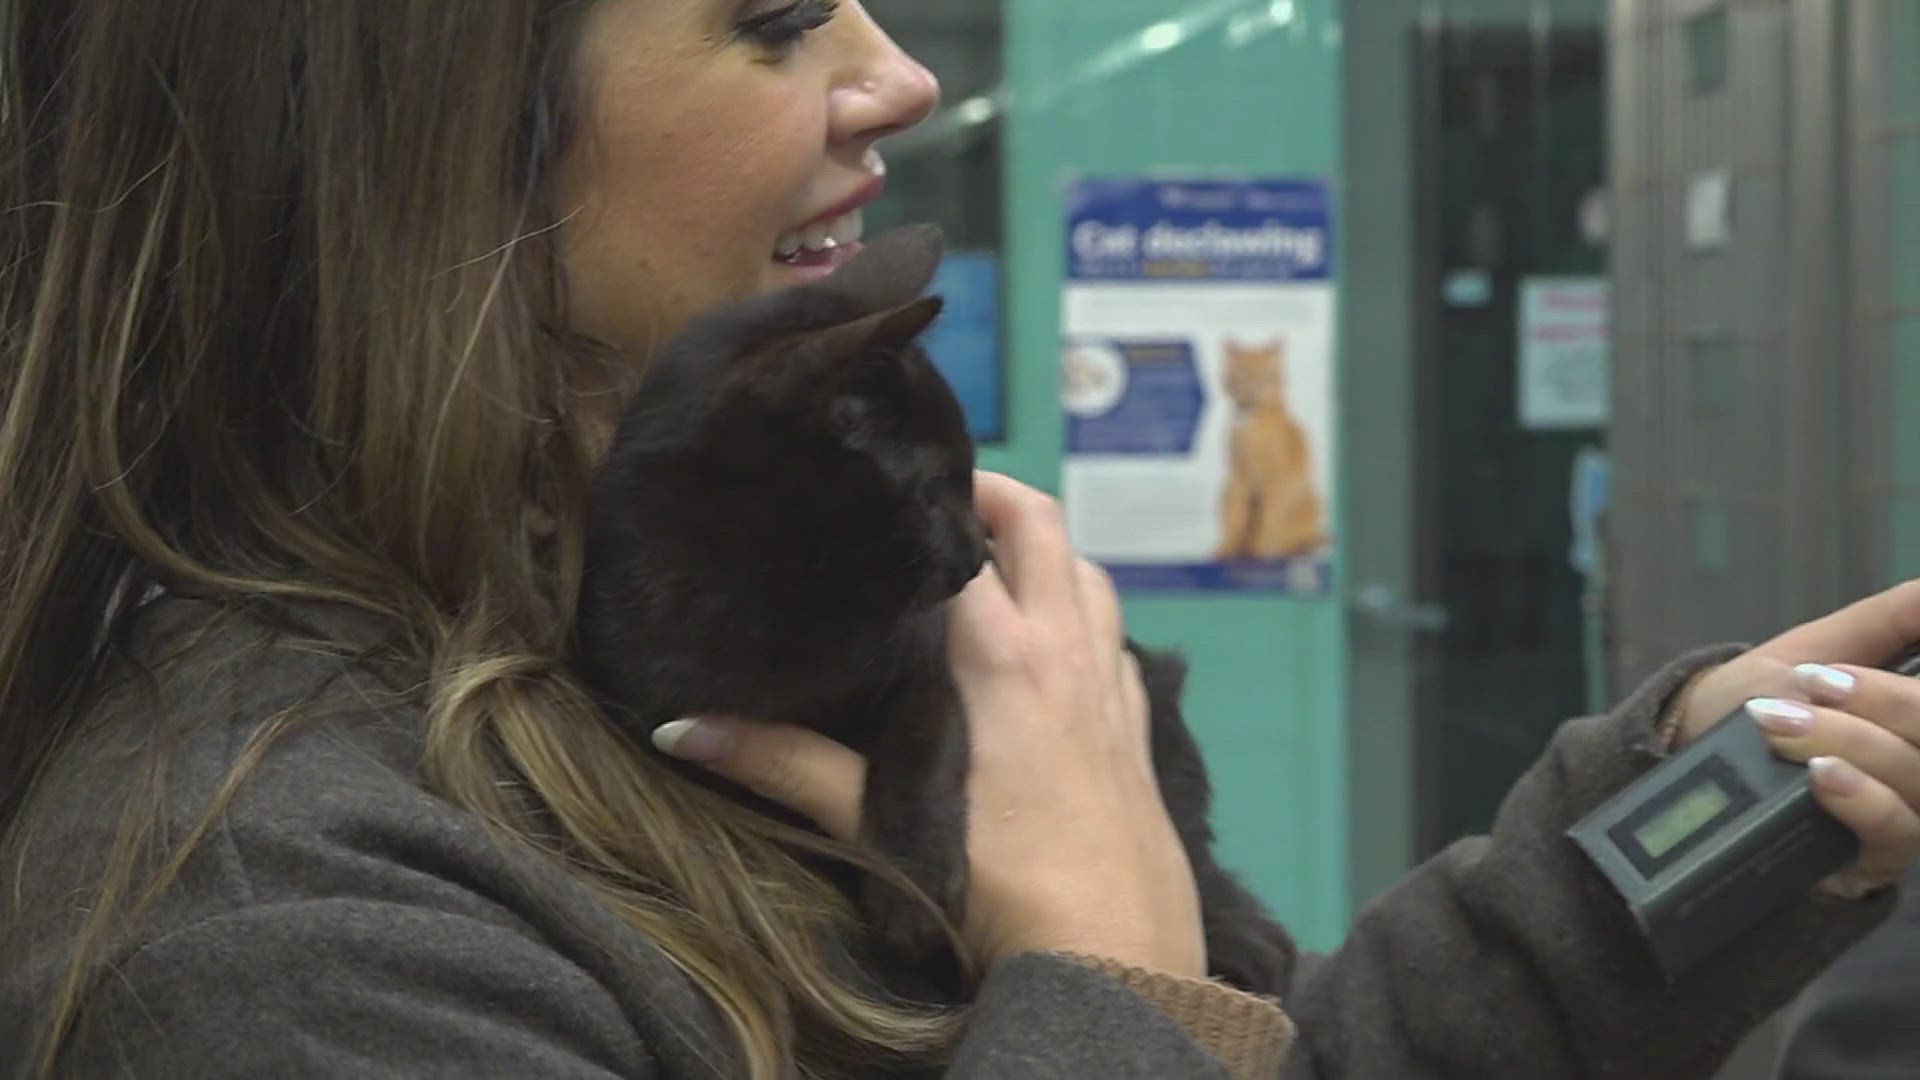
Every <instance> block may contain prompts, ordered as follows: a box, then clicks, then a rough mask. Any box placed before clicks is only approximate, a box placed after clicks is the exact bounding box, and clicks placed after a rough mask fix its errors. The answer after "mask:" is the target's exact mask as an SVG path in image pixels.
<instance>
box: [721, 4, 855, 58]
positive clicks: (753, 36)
mask: <svg viewBox="0 0 1920 1080" xmlns="http://www.w3.org/2000/svg"><path fill="white" fill-rule="evenodd" d="M839 9H840V0H794V2H793V3H790V4H787V5H785V6H784V7H780V8H777V9H775V10H773V11H769V12H767V13H765V14H763V15H755V16H752V17H751V18H748V19H745V20H742V21H741V22H740V23H739V24H738V25H737V26H735V27H734V33H736V34H737V35H739V36H740V37H741V38H744V39H745V40H747V41H750V42H752V43H753V44H755V45H758V46H760V47H761V48H763V49H766V50H767V51H768V52H770V53H774V54H776V55H785V54H786V53H788V52H790V51H792V50H793V48H794V46H796V45H798V44H800V41H801V39H803V38H805V37H806V36H807V35H808V34H810V33H812V32H813V31H815V30H818V29H820V28H821V27H823V26H825V25H827V24H828V23H830V22H832V21H833V16H834V14H835V13H836V12H837V11H839Z"/></svg>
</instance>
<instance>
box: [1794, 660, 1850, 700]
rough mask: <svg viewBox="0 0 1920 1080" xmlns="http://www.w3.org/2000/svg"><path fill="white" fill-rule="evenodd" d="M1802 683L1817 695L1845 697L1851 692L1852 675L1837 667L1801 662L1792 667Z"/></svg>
mask: <svg viewBox="0 0 1920 1080" xmlns="http://www.w3.org/2000/svg"><path fill="white" fill-rule="evenodd" d="M1793 673H1794V674H1795V675H1797V676H1799V677H1800V681H1801V683H1802V684H1804V685H1805V686H1806V688H1807V689H1808V690H1810V691H1812V692H1813V693H1815V694H1817V695H1826V696H1828V697H1831V698H1840V697H1845V696H1846V695H1848V694H1850V693H1852V692H1853V687H1854V678H1853V676H1851V675H1849V674H1847V673H1846V672H1844V671H1841V670H1840V669H1839V668H1830V667H1828V666H1827V665H1825V664H1801V665H1800V666H1799V667H1797V668H1794V669H1793Z"/></svg>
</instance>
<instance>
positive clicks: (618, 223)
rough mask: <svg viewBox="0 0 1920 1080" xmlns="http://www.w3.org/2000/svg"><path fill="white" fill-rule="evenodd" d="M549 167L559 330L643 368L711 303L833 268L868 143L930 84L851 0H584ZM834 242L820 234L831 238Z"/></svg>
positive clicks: (868, 179)
mask: <svg viewBox="0 0 1920 1080" xmlns="http://www.w3.org/2000/svg"><path fill="white" fill-rule="evenodd" d="M578 65H579V66H578V72H579V76H580V88H581V102H580V106H579V108H580V115H579V129H578V130H579V134H580V137H579V138H577V139H575V140H573V142H572V144H571V145H570V147H569V149H568V150H567V151H566V153H564V154H563V155H562V157H561V158H560V160H559V162H558V165H557V168H556V170H555V174H554V175H555V182H556V184H557V189H556V194H557V195H558V200H557V205H558V207H559V210H560V212H561V214H562V215H566V214H569V213H574V212H575V211H576V210H577V211H578V212H577V213H576V214H575V216H573V217H571V218H569V219H567V220H566V221H565V222H564V224H563V225H562V226H561V241H562V245H561V246H562V251H563V255H562V259H563V269H564V272H565V274H566V278H567V293H568V302H569V305H570V309H571V314H572V319H573V329H575V330H578V331H582V332H585V333H587V334H589V335H592V336H593V337H596V338H598V339H600V340H601V341H604V342H606V343H607V344H610V345H613V346H615V347H616V348H618V349H620V350H621V351H623V352H624V353H626V354H627V355H629V356H631V357H633V358H634V359H635V360H636V361H644V359H645V357H646V356H647V355H648V354H649V353H651V352H652V350H653V348H654V347H655V346H656V345H657V344H658V343H659V341H660V340H661V338H662V337H663V336H665V335H667V334H670V333H672V332H673V331H674V330H676V329H678V327H679V326H680V324H681V323H683V322H684V321H685V320H686V319H687V318H689V317H691V316H693V315H696V314H698V313H700V312H702V311H704V310H707V309H709V308H711V307H713V306H715V305H716V304H719V303H722V302H725V301H727V300H730V299H736V298H739V297H742V296H746V295H750V294H754V293H759V292H765V291H770V290H773V289H777V288H781V287H784V286H787V285H792V284H797V283H799V282H802V281H806V280H808V279H811V278H816V277H819V276H821V275H824V274H826V273H829V272H831V270H832V269H833V267H834V266H836V265H838V264H839V263H840V262H844V261H845V259H846V257H847V256H848V254H849V252H850V249H851V245H850V243H849V241H851V240H854V239H857V238H858V234H859V229H860V225H859V218H860V215H859V209H858V208H859V207H860V206H862V205H864V204H865V203H867V202H870V201H872V199H873V198H875V197H876V196H878V195H879V193H880V188H881V179H880V177H881V175H882V174H883V173H884V168H883V167H882V166H881V165H880V163H879V156H878V154H877V153H875V152H874V143H875V141H876V140H878V139H880V138H882V137H884V136H886V135H890V134H893V133H895V132H898V131H900V130H902V129H904V128H907V127H911V126H912V125H914V124H916V123H918V122H919V121H920V120H922V119H924V118H925V117H926V115H927V114H928V113H929V112H931V111H932V110H933V108H934V107H935V105H936V104H937V103H938V101H939V84H938V83H937V82H935V81H934V78H933V76H932V74H931V73H929V72H928V71H927V70H926V69H925V68H923V67H921V66H920V65H919V64H917V63H915V62H914V61H913V60H912V59H911V58H909V57H908V56H907V55H906V54H905V53H903V52H901V51H900V49H899V47H898V46H896V45H894V43H893V42H892V41H891V40H889V39H888V38H887V36H886V35H885V34H884V33H882V32H881V30H880V28H879V27H878V26H876V25H874V22H873V20H872V19H871V18H869V17H868V15H867V13H866V11H865V9H864V8H862V7H861V5H860V4H859V3H858V2H857V0H840V2H839V3H838V4H837V5H836V4H835V3H834V2H833V0H797V2H796V0H596V2H595V6H594V7H593V8H592V9H591V10H590V11H589V12H588V14H587V15H586V23H585V26H584V27H583V34H582V39H581V44H580V55H579V58H578ZM836 242H837V243H836Z"/></svg>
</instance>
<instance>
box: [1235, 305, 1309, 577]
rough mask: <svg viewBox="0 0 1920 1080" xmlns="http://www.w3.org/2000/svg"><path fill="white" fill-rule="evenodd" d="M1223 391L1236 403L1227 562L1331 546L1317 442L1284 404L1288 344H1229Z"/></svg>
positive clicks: (1279, 341) (1285, 402) (1290, 555)
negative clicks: (1316, 464)
mask: <svg viewBox="0 0 1920 1080" xmlns="http://www.w3.org/2000/svg"><path fill="white" fill-rule="evenodd" d="M1226 348H1227V365H1226V379H1225V383H1226V390H1227V397H1228V398H1229V399H1230V400H1232V402H1233V405H1234V412H1235V419H1234V425H1233V444H1232V463H1231V465H1230V467H1229V470H1228V476H1227V489H1226V491H1225V492H1224V493H1223V494H1222V496H1221V499H1220V516H1221V521H1220V537H1221V538H1220V550H1219V551H1218V552H1217V553H1216V554H1217V557H1218V558H1219V559H1221V560H1222V561H1230V560H1234V559H1266V560H1271V559H1284V558H1290V557H1293V556H1297V555H1307V554H1311V553H1313V552H1316V551H1319V550H1320V549H1322V548H1324V547H1325V546H1326V545H1327V540H1328V537H1327V508H1326V501H1325V500H1324V499H1322V498H1321V497H1320V489H1319V486H1318V485H1317V484H1315V483H1314V477H1313V447H1312V443H1311V442H1310V441H1309V440H1308V438H1307V432H1306V429H1305V428H1303V427H1301V426H1300V421H1299V420H1297V419H1295V418H1294V416H1293V413H1292V412H1291V411H1290V410H1289V409H1288V408H1287V380H1286V356H1287V352H1286V342H1285V341H1282V340H1274V341H1270V342H1267V343H1266V344H1264V345H1243V344H1241V343H1239V342H1235V341H1229V342H1227V346H1226Z"/></svg>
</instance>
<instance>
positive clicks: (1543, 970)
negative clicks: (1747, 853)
mask: <svg viewBox="0 0 1920 1080" xmlns="http://www.w3.org/2000/svg"><path fill="white" fill-rule="evenodd" d="M1732 654H1733V650H1725V649H1723V650H1714V651H1712V652H1703V653H1701V654H1698V655H1696V656H1694V657H1691V658H1688V659H1687V660H1684V661H1682V662H1680V663H1677V664H1675V665H1674V666H1673V667H1671V668H1669V669H1668V670H1667V671H1665V672H1662V673H1661V674H1660V675H1658V676H1656V677H1655V678H1654V679H1653V680H1652V681H1651V682H1649V684H1648V685H1647V686H1645V687H1643V688H1642V689H1641V690H1640V691H1639V692H1638V693H1636V694H1635V695H1634V696H1633V697H1632V698H1631V699H1630V700H1629V701H1627V702H1626V703H1625V704H1623V705H1622V706H1621V707H1620V708H1619V710H1617V711H1616V712H1615V713H1614V714H1613V715H1612V716H1608V717H1600V718H1595V719H1589V720H1579V721H1575V722H1573V723H1571V724H1568V725H1567V726H1566V727H1564V728H1563V729H1561V731H1560V732H1559V734H1558V735H1556V736H1555V738H1554V740H1553V742H1552V744H1551V745H1550V746H1549V747H1548V749H1547V751H1546V753H1545V754H1544V755H1543V757H1542V758H1541V760H1540V761H1539V762H1538V763H1537V764H1536V765H1534V767H1533V768H1532V769H1530V770H1529V771H1528V772H1527V774H1526V775H1525V776H1524V777H1522V778H1521V780H1520V781H1519V782H1518V783H1517V784H1515V785H1514V788H1513V790H1512V792H1511V793H1510V794H1509V795H1508V796H1507V800H1506V802H1505V803H1504V804H1503V805H1502V806H1501V809H1500V812H1499V814H1498V815H1497V816H1496V818H1495V820H1494V824H1493V828H1492V830H1491V831H1490V833H1489V834H1488V835H1487V836H1483V837H1473V838H1471V839H1467V840H1462V841H1460V842H1458V843H1456V844H1454V845H1453V846H1452V847H1450V848H1448V849H1447V850H1446V851H1444V852H1442V853H1441V854H1440V855H1438V856H1436V857H1434V858H1433V859H1432V860H1430V861H1428V862H1427V863H1425V864H1424V865H1422V866H1421V867H1419V868H1418V869H1416V870H1414V871H1413V872H1412V873H1411V874H1409V875H1408V876H1407V877H1406V878H1404V879H1403V880H1402V881H1401V882H1400V884H1398V885H1396V886H1395V887H1394V888H1393V889H1391V890H1390V891H1388V892H1387V893H1386V894H1384V895H1383V896H1381V897H1380V898H1378V899H1376V900H1374V901H1373V902H1372V903H1371V904H1369V905H1368V906H1367V908H1366V910H1364V911H1363V912H1362V913H1361V915H1360V917H1359V918H1358V920H1357V921H1356V922H1355V925H1354V927H1353V930H1352V931H1351V932H1350V933H1349V934H1348V936H1347V940H1346V943H1345V945H1344V946H1343V947H1342V948H1341V949H1340V951H1339V952H1338V953H1336V954H1335V955H1334V956H1333V957H1331V958H1329V959H1328V960H1327V961H1326V962H1325V963H1324V964H1322V965H1321V966H1320V967H1319V968H1318V969H1317V970H1316V971H1315V972H1314V973H1313V975H1312V976H1311V977H1310V978H1308V979H1307V980H1306V981H1305V983H1304V985H1303V986H1301V987H1300V988H1299V989H1298V990H1297V991H1296V992H1295V993H1293V994H1292V995H1290V996H1289V998H1288V1001H1287V1007H1288V1012H1289V1013H1290V1014H1291V1015H1292V1017H1293V1019H1294V1021H1295V1022H1297V1023H1298V1025H1299V1036H1298V1039H1297V1046H1296V1048H1295V1050H1294V1054H1293V1060H1290V1061H1289V1062H1288V1066H1289V1069H1290V1070H1293V1071H1292V1072H1290V1073H1289V1075H1314V1076H1317V1077H1318V1078H1319V1080H1373V1078H1375V1077H1386V1076H1392V1077H1396V1078H1402V1080H1443V1078H1444V1080H1456V1078H1459V1080H1465V1078H1469V1077H1471V1078H1472V1080H1532V1078H1534V1077H1540V1076H1567V1077H1574V1076H1582V1077H1601V1076H1633V1077H1636V1078H1639V1080H1688V1078H1694V1077H1701V1076H1711V1075H1712V1074H1713V1072H1714V1070H1715V1069H1716V1068H1717V1067H1718V1066H1719V1064H1720V1063H1721V1062H1722V1061H1723V1060H1724V1059H1725V1057H1726V1056H1727V1054H1728V1053H1729V1052H1730V1051H1731V1050H1732V1048H1733V1047H1734V1046H1736V1045H1737V1044H1738V1043H1739V1041H1740V1040H1741V1038H1742V1037H1743V1036H1744V1035H1745V1034H1746V1033H1747V1032H1748V1031H1750V1030H1751V1029H1752V1028H1753V1027H1754V1026H1755V1025H1756V1024H1758V1023H1759V1022H1760V1021H1761V1020H1763V1019H1765V1018H1766V1017H1768V1016H1770V1015H1771V1014H1773V1013H1774V1012H1776V1011H1778V1010H1779V1009H1780V1008H1781V1007H1782V1006H1784V1005H1785V1004H1786V1003H1787V1002H1788V1001H1790V1000H1791V999H1792V998H1793V997H1794V995H1795V994H1796V993H1797V992H1798V991H1799V989H1800V988H1801V987H1802V986H1804V985H1805V984H1806V983H1807V982H1808V981H1809V980H1810V979H1811V978H1812V977H1813V976H1814V975H1815V974H1816V973H1818V972H1819V971H1821V970H1822V969H1824V968H1825V967H1826V966H1827V965H1828V964H1830V963H1832V961H1833V960H1834V959H1835V958H1836V957H1838V956H1839V955H1840V954H1841V953H1842V952H1844V951H1845V950H1846V949H1848V948H1849V947H1850V946H1852V945H1853V944H1854V943H1855V942H1857V941H1858V940H1859V939H1860V938H1861V937H1862V936H1864V935H1865V934H1866V933H1867V932H1868V931H1869V930H1871V929H1872V928H1873V927H1874V926H1876V925H1877V924H1878V923H1880V922H1881V921H1882V920H1883V919H1884V918H1885V916H1886V914H1887V912H1888V910H1889V907H1890V904H1889V903H1888V902H1887V899H1886V898H1884V897H1882V898H1879V899H1876V900H1863V901H1839V900H1834V899H1831V898H1826V897H1820V896H1814V897H1809V898H1808V899H1807V900H1805V901H1803V902H1801V903H1798V904H1795V905H1792V906H1790V907H1788V908H1786V909H1785V910H1782V911H1780V912H1779V913H1777V914H1776V915H1774V916H1773V917H1772V918H1771V919H1769V920H1768V921H1767V922H1765V923H1763V924H1762V925H1760V926H1759V927H1757V928H1756V929H1755V930H1754V931H1753V932H1752V933H1751V934H1749V935H1748V936H1747V937H1746V938H1745V939H1743V940H1742V941H1740V942H1738V943H1736V944H1735V945H1733V946H1730V947H1729V948H1727V949H1725V950H1723V951H1722V952H1720V953H1718V954H1716V955H1715V956H1713V957H1710V958H1709V959H1708V960H1707V961H1705V962H1704V963H1702V964H1701V965H1700V966H1699V967H1698V968H1696V969H1695V970H1694V971H1693V972H1691V973H1690V974H1689V975H1688V976H1687V977H1686V978H1684V979H1682V980H1681V981H1680V982H1679V983H1678V984H1676V985H1672V986H1669V985H1666V984H1665V983H1664V981H1663V980H1662V979H1661V978H1660V976H1659V973H1658V971H1657V969H1656V968H1655V967H1654V964H1653V961H1652V959H1651V957H1650V956H1649V955H1648V954H1647V952H1646V948H1645V945H1644V943H1643V942H1642V941H1641V939H1640V937H1639V935H1638V933H1637V931H1636V930H1635V927H1634V924H1633V921H1632V919H1631V917H1630V916H1629V914H1628V912H1627V910H1626V906H1625V904H1624V903H1622V901H1621V899H1620V897H1619V895H1618V894H1617V893H1616V892H1614V890H1613V888H1612V887H1611V885H1610V884H1609V883H1608V882H1607V881H1606V879H1605V878H1604V877H1603V876H1602V875H1601V874H1600V873H1599V872H1598V871H1597V870H1595V869H1594V868H1593V867H1592V865H1591V864H1589V863H1588V862H1587V861H1586V859H1585V857H1584V855H1583V854H1582V853H1581V852H1580V851H1579V849H1578V847H1577V846H1576V845H1575V844H1573V843H1572V842H1571V841H1569V840H1568V839H1567V838H1566V830H1567V829H1568V828H1569V827H1571V826H1572V825H1573V824H1574V823H1575V822H1576V821H1578V820H1579V819H1580V818H1582V817H1583V816H1585V815H1586V814H1587V813H1588V812H1589V811H1591V810H1593V809H1594V808H1595V807H1597V806H1599V805H1600V803H1602V802H1604V801H1605V800H1606V799H1607V798H1608V797H1610V796H1611V795H1612V794H1614V793H1615V792H1617V791H1619V790H1620V789H1621V788H1622V787H1624V786H1625V785H1626V784H1628V783H1630V782H1631V781H1632V780H1634V779H1635V778H1637V777H1638V776H1640V775H1641V774H1643V773H1644V772H1646V770H1647V769H1649V768H1651V767H1652V766H1653V765H1654V764H1656V763H1657V762H1658V761H1660V760H1661V758H1662V756H1663V754H1664V750H1665V746H1664V744H1663V741H1662V739H1661V735H1660V732H1659V730H1658V727H1659V721H1660V719H1661V718H1662V717H1664V716H1666V715H1667V714H1668V711H1669V707H1670V705H1671V702H1672V699H1673V697H1674V695H1675V693H1676V692H1677V691H1678V690H1680V688H1681V687H1683V686H1685V685H1686V684H1687V682H1688V680H1689V679H1691V678H1692V676H1693V675H1694V674H1696V673H1697V672H1698V671H1699V670H1701V669H1702V668H1703V667H1705V666H1707V665H1708V664H1711V663H1716V662H1719V661H1721V660H1724V659H1726V658H1728V657H1729V656H1731V655H1732Z"/></svg>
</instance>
